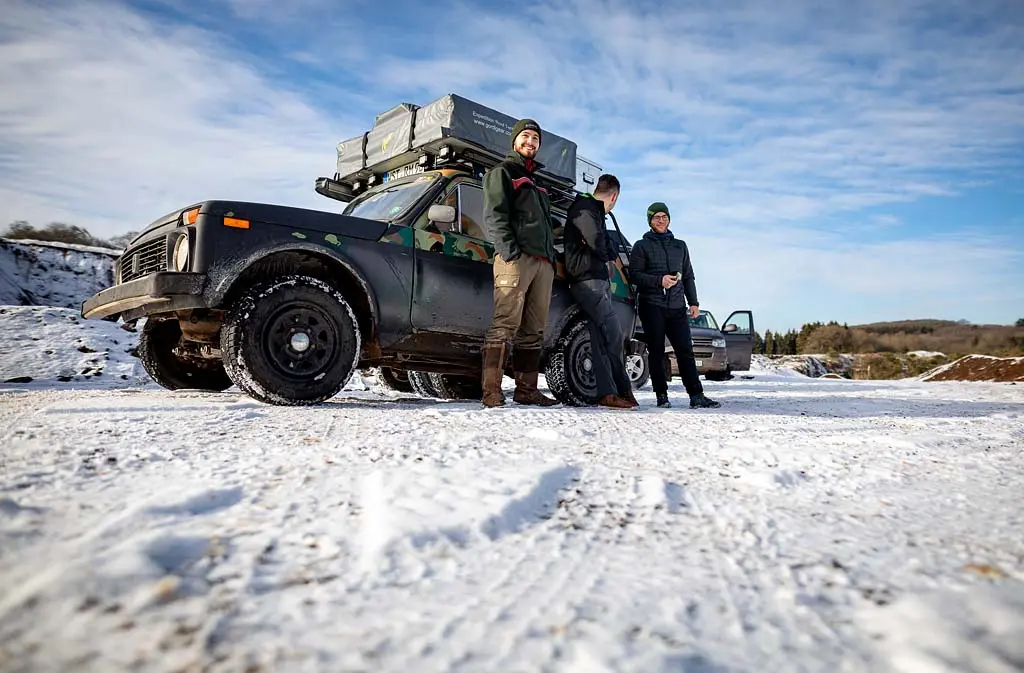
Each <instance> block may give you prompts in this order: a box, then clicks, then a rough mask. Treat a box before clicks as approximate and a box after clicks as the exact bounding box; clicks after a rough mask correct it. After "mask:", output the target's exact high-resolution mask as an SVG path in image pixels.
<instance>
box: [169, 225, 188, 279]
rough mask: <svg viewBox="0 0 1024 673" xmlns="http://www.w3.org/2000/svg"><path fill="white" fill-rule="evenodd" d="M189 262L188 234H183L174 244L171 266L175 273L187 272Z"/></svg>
mask: <svg viewBox="0 0 1024 673" xmlns="http://www.w3.org/2000/svg"><path fill="white" fill-rule="evenodd" d="M188 262H189V259H188V234H181V235H179V236H178V240H177V241H175V242H174V256H173V257H172V258H171V264H172V265H173V266H174V270H175V271H187V270H188Z"/></svg>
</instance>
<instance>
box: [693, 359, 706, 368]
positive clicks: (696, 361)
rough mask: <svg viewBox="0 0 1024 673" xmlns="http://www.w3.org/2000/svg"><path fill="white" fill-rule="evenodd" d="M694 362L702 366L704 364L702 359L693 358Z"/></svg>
mask: <svg viewBox="0 0 1024 673" xmlns="http://www.w3.org/2000/svg"><path fill="white" fill-rule="evenodd" d="M694 363H696V365H697V366H698V367H703V366H704V361H703V360H694Z"/></svg>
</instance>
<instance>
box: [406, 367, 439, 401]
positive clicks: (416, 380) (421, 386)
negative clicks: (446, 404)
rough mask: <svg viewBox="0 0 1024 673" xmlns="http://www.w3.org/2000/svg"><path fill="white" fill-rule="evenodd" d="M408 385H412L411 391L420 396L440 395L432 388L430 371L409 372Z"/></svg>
mask: <svg viewBox="0 0 1024 673" xmlns="http://www.w3.org/2000/svg"><path fill="white" fill-rule="evenodd" d="M409 385H410V386H412V391H413V392H414V393H416V394H417V395H419V396H420V397H440V395H438V394H437V391H436V390H434V382H433V381H432V380H431V378H430V372H412V371H411V372H409Z"/></svg>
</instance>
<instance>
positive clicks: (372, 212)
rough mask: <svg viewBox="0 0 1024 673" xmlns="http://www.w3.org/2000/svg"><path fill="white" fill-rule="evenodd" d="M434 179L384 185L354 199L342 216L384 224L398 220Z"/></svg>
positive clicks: (419, 179) (424, 176) (418, 179)
mask: <svg viewBox="0 0 1024 673" xmlns="http://www.w3.org/2000/svg"><path fill="white" fill-rule="evenodd" d="M436 177H437V176H436V175H430V174H428V175H421V176H419V177H416V178H412V179H410V180H402V181H399V182H396V183H394V184H391V183H384V184H383V185H381V186H380V187H378V188H376V189H375V190H371V191H369V192H366V193H365V194H363V195H361V196H358V197H356V199H355V200H354V201H352V203H350V204H349V205H348V207H347V208H345V210H344V211H343V214H345V215H352V216H354V217H363V218H366V219H368V220H383V221H386V222H388V221H392V220H395V219H398V218H400V217H402V215H403V214H404V213H405V211H406V210H408V209H409V207H410V206H412V205H413V204H414V203H416V201H418V200H419V198H420V197H421V196H423V194H424V193H425V192H426V191H427V190H428V189H430V187H431V185H433V184H434V180H435V179H436Z"/></svg>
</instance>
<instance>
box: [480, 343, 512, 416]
mask: <svg viewBox="0 0 1024 673" xmlns="http://www.w3.org/2000/svg"><path fill="white" fill-rule="evenodd" d="M507 352H508V346H507V345H506V344H504V343H500V344H484V348H483V356H482V357H483V373H482V374H481V377H480V382H481V383H482V384H483V389H484V394H483V397H482V398H481V401H482V402H483V403H484V406H485V407H503V406H505V393H503V392H501V379H502V377H503V376H504V375H505V354H506V353H507Z"/></svg>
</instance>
